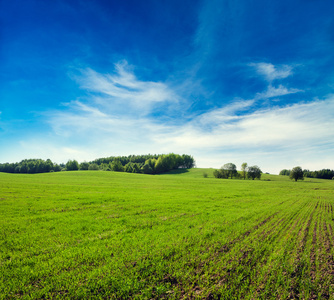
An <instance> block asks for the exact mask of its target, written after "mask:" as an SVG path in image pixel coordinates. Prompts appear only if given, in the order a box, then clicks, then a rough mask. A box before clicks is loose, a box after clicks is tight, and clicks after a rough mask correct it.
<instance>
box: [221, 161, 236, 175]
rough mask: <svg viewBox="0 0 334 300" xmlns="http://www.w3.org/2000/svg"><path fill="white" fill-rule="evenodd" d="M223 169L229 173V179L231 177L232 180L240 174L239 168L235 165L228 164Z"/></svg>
mask: <svg viewBox="0 0 334 300" xmlns="http://www.w3.org/2000/svg"><path fill="white" fill-rule="evenodd" d="M221 169H222V170H225V171H227V173H228V177H231V179H232V178H233V177H236V176H237V174H238V172H237V166H236V165H235V164H232V163H227V164H225V165H223V166H222V168H221Z"/></svg>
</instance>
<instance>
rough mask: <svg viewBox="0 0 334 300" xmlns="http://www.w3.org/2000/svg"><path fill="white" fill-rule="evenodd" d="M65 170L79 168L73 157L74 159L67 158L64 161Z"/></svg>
mask: <svg viewBox="0 0 334 300" xmlns="http://www.w3.org/2000/svg"><path fill="white" fill-rule="evenodd" d="M66 170H67V171H76V170H79V163H78V162H77V161H76V160H75V159H74V160H69V161H68V162H67V163H66Z"/></svg>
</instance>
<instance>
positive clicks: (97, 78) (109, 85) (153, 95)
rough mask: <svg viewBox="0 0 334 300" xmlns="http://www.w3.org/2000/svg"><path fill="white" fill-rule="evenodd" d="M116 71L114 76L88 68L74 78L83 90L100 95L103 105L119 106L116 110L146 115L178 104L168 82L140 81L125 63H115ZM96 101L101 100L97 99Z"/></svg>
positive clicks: (176, 97)
mask: <svg viewBox="0 0 334 300" xmlns="http://www.w3.org/2000/svg"><path fill="white" fill-rule="evenodd" d="M115 71H116V72H115V73H113V74H100V73H98V72H96V71H94V70H92V69H90V68H87V69H85V70H82V71H81V74H80V76H76V77H75V78H76V80H77V82H78V83H79V84H80V87H81V88H82V89H85V90H87V91H90V92H94V93H97V94H100V95H101V96H102V97H103V98H104V99H103V101H100V103H102V104H104V105H105V106H106V107H107V106H108V105H109V106H112V107H113V109H116V106H118V107H117V110H119V109H120V108H123V109H126V110H129V109H131V110H135V111H136V113H137V114H144V115H145V114H147V113H149V112H150V111H151V109H152V107H153V106H156V105H164V104H165V103H170V102H172V103H174V105H175V104H176V103H178V101H179V97H178V96H177V94H175V93H174V91H173V90H171V89H170V88H169V87H168V86H167V85H166V84H165V83H162V82H153V81H142V80H139V79H138V78H137V77H136V76H135V75H134V74H133V72H132V70H131V67H130V66H129V65H128V63H127V62H126V61H122V62H118V63H116V64H115ZM100 98H101V97H100ZM95 99H96V100H97V101H98V100H99V98H98V97H95ZM105 99H108V100H106V101H105ZM110 104H111V105H110ZM106 107H105V108H106Z"/></svg>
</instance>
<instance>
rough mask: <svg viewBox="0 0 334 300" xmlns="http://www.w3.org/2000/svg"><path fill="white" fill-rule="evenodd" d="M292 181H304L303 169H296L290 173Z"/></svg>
mask: <svg viewBox="0 0 334 300" xmlns="http://www.w3.org/2000/svg"><path fill="white" fill-rule="evenodd" d="M289 177H290V179H291V180H294V181H297V180H304V173H303V170H302V168H301V167H294V168H293V169H292V170H291V172H290V176H289Z"/></svg>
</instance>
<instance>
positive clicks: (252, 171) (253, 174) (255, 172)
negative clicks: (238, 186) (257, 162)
mask: <svg viewBox="0 0 334 300" xmlns="http://www.w3.org/2000/svg"><path fill="white" fill-rule="evenodd" d="M261 175H262V171H261V169H260V168H259V167H258V166H251V167H248V172H247V177H248V178H250V179H252V180H254V179H255V178H257V179H261Z"/></svg>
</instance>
